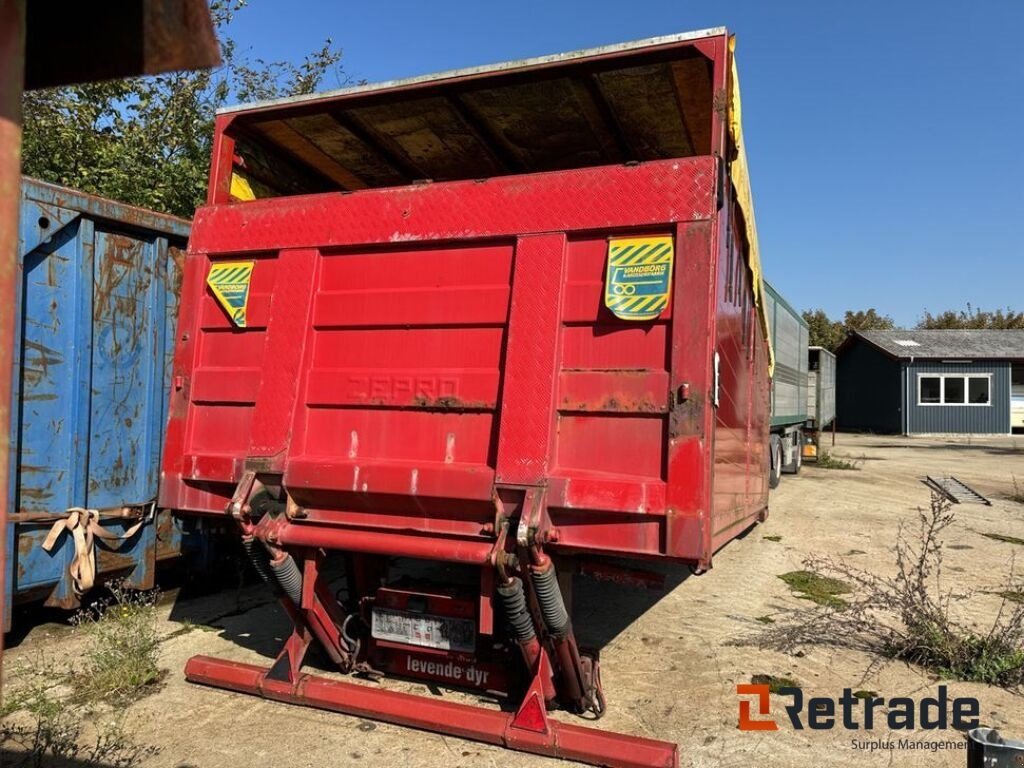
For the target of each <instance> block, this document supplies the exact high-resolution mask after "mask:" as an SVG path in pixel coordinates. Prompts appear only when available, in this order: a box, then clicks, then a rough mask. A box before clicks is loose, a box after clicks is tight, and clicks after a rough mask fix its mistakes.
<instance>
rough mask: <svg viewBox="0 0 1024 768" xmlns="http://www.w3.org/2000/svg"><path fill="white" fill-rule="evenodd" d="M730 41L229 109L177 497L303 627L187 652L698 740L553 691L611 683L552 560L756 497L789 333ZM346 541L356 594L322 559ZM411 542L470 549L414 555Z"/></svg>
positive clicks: (383, 711)
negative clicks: (768, 266)
mask: <svg viewBox="0 0 1024 768" xmlns="http://www.w3.org/2000/svg"><path fill="white" fill-rule="evenodd" d="M731 42H732V41H731V39H730V37H729V36H728V34H727V33H726V32H725V30H722V29H716V30H711V31H707V32H699V33H693V34H683V35H677V36H671V37H664V38H655V39H651V40H646V41H642V42H639V43H630V44H625V45H616V46H610V47H606V48H599V49H594V50H589V51H582V52H576V53H569V54H562V55H557V56H548V57H543V58H539V59H534V60H529V61H522V62H515V63H510V64H502V65H497V66H488V67H480V68H475V69H468V70H462V71H457V72H450V73H444V74H440V75H435V76H430V77H423V78H413V79H410V80H405V81H400V82H390V83H383V84H380V85H370V86H359V87H356V88H350V89H345V90H342V91H337V92H333V93H326V94H320V95H313V96H304V97H297V98H293V99H288V100H284V101H278V102H271V103H266V104H256V105H249V106H246V107H242V108H238V109H233V110H228V111H226V112H224V113H222V114H220V115H219V116H218V119H217V127H216V141H215V150H214V158H213V168H212V171H211V183H210V194H209V200H208V205H207V206H205V207H203V208H201V209H200V210H199V211H198V212H197V214H196V218H195V223H194V224H193V229H192V238H191V243H190V247H189V253H188V257H187V260H186V264H185V276H184V282H183V286H182V301H181V314H180V327H179V333H178V339H177V342H178V343H177V349H176V356H175V362H174V377H173V390H172V393H171V416H170V423H169V426H168V434H167V442H166V450H165V460H164V462H165V463H164V477H163V484H162V489H161V496H160V504H161V506H166V507H171V508H175V509H179V510H183V511H184V512H186V513H198V514H210V515H225V514H227V515H230V516H231V517H233V518H234V519H235V520H236V521H237V525H238V531H239V535H240V536H241V537H242V541H243V544H244V546H245V548H246V550H247V552H248V553H249V554H250V556H251V557H252V560H253V563H254V564H255V566H256V568H257V570H258V571H259V572H260V573H261V575H262V576H264V578H266V580H267V581H268V583H269V584H270V585H271V586H272V587H273V588H274V589H275V590H276V592H277V594H278V595H279V597H280V600H281V604H282V606H283V608H284V610H285V611H287V613H288V614H289V616H290V618H291V620H292V621H293V622H294V633H293V634H292V636H291V638H290V639H289V640H288V641H287V643H286V644H285V646H284V648H283V649H282V651H281V654H280V656H279V657H278V659H277V661H276V662H275V663H274V664H273V665H272V666H271V667H269V668H261V667H256V666H251V665H246V664H238V663H233V662H228V661H220V660H216V659H212V658H207V657H197V658H194V659H192V660H191V661H190V662H189V663H188V666H187V669H186V674H187V676H188V678H189V679H190V680H193V681H196V682H201V683H206V684H210V685H215V686H220V687H224V688H229V689H232V690H236V691H242V692H246V693H252V694H258V695H263V696H266V697H269V698H272V699H278V700H281V701H287V702H292V703H298V704H306V705H310V706H315V707H322V708H326V709H332V710H337V711H341V712H348V713H354V714H358V715H360V716H363V717H369V718H377V719H382V720H388V721H391V722H395V723H401V724H405V725H410V726H414V727H419V728H425V729H429V730H434V731H441V732H444V733H449V734H454V735H457V736H461V737H464V738H470V739H477V740H480V741H485V742H491V743H495V744H504V745H506V746H508V747H510V748H513V749H521V750H527V751H531V752H536V753H540V754H547V755H556V756H561V757H566V758H570V759H577V760H581V761H586V762H592V763H596V764H602V765H623V766H625V765H675V764H676V763H677V759H678V758H677V748H676V745H675V744H670V743H665V742H659V741H652V740H649V739H641V738H635V737H630V736H624V735H619V734H610V733H605V732H602V731H600V730H596V729H593V728H587V727H582V726H580V725H575V724H568V723H565V722H563V721H558V720H555V719H551V718H549V717H548V715H547V711H548V709H550V708H552V707H554V706H560V707H562V708H565V709H569V710H571V711H573V712H576V713H579V714H584V713H590V714H592V715H600V714H601V713H602V712H603V710H604V706H605V699H604V696H603V693H602V690H601V685H600V676H599V666H598V659H597V656H596V654H592V653H587V652H585V651H581V649H580V648H579V647H578V646H577V644H576V640H575V635H574V633H573V627H572V622H571V620H570V615H571V606H570V605H567V601H566V599H565V593H567V592H568V590H565V589H564V585H565V583H566V578H562V579H561V580H560V579H559V578H558V576H562V577H567V576H569V575H570V573H571V570H572V568H574V567H576V568H578V567H579V564H580V563H583V564H584V565H585V566H587V567H588V568H595V569H604V572H605V574H607V573H608V572H609V571H612V572H614V569H615V568H616V566H613V565H609V564H606V563H605V561H604V560H602V558H605V557H606V556H616V557H617V558H619V559H620V560H621V558H623V557H625V558H634V559H664V560H670V561H675V562H678V563H686V564H690V565H691V566H693V567H694V568H696V569H706V568H708V567H709V566H710V565H711V559H712V555H713V553H714V552H715V551H716V550H717V549H718V548H720V547H721V546H722V545H724V544H725V543H726V542H728V541H729V540H730V539H732V538H733V537H734V536H736V535H737V534H739V533H741V532H742V531H743V530H744V529H746V528H748V527H749V526H751V525H752V524H754V522H755V521H757V520H758V519H761V518H763V516H764V515H765V514H766V512H767V499H768V496H767V492H768V489H767V462H768V457H767V450H766V447H767V444H768V391H769V366H770V350H769V347H768V343H767V341H766V337H765V332H764V323H763V319H762V316H761V313H760V312H759V310H758V308H759V306H760V286H761V282H760V268H759V266H758V260H757V250H756V234H755V231H754V226H753V214H752V210H751V203H750V193H749V185H748V182H747V174H746V168H745V160H744V154H743V145H742V136H741V132H740V130H739V121H738V116H739V101H738V90H737V83H736V79H735V69H734V67H733V61H732V50H731ZM339 555H343V556H344V562H345V566H346V567H345V573H346V579H347V597H345V598H342V599H336V597H335V595H334V593H333V592H332V591H331V590H329V589H328V587H327V584H326V581H325V578H324V575H323V570H324V566H325V562H327V561H329V560H330V559H331V558H332V557H335V556H339ZM397 558H415V559H417V560H427V561H439V562H441V563H447V564H449V567H448V568H446V569H443V570H442V573H443V574H451V573H454V572H455V571H460V572H461V573H462V574H463V575H466V574H468V579H455V578H454V577H449V576H443V577H442V578H436V577H435V579H434V580H433V581H430V580H424V579H422V578H416V579H410V578H409V577H408V576H406V577H405V578H403V579H401V580H398V579H396V578H395V573H396V571H395V568H394V563H395V559H397ZM451 564H455V566H457V567H455V568H453V567H451ZM562 564H565V565H564V567H563V566H562ZM556 568H561V571H562V572H561V573H558V572H557V571H556ZM619 575H620V576H623V577H624V578H625V577H626V576H627V574H625V573H620V574H619ZM560 581H561V584H562V586H560ZM683 620H684V619H682V618H681V621H683ZM313 643H316V644H319V645H320V646H321V647H322V649H323V650H324V651H325V652H326V654H327V655H328V656H329V658H330V659H331V660H332V661H333V663H335V664H336V665H337V666H338V668H339V669H340V670H342V671H346V672H354V673H357V674H358V673H362V674H363V675H365V676H371V677H372V676H376V675H378V674H382V673H387V674H393V675H396V676H400V677H411V678H416V679H420V680H428V681H433V682H437V683H442V684H446V685H449V686H452V687H458V688H469V689H474V690H477V691H487V692H490V693H493V694H497V695H498V696H500V697H503V698H504V701H505V702H506V703H505V707H504V711H502V710H501V709H499V708H498V707H480V706H470V705H467V704H460V703H451V702H449V701H446V700H439V699H436V698H430V699H428V698H425V697H419V696H413V695H410V694H408V693H401V692H395V691H393V690H384V689H381V688H379V687H373V686H368V685H365V684H360V683H356V682H344V681H340V680H336V679H328V678H324V677H322V676H320V677H318V676H313V675H309V674H304V673H302V671H301V667H302V664H303V657H304V655H305V652H306V650H307V649H308V647H309V646H310V644H313Z"/></svg>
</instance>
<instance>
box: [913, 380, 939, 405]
mask: <svg viewBox="0 0 1024 768" xmlns="http://www.w3.org/2000/svg"><path fill="white" fill-rule="evenodd" d="M917 402H918V403H920V404H921V405H935V404H936V403H941V402H942V379H941V378H940V377H938V376H922V377H921V396H920V397H919V398H918V399H917Z"/></svg>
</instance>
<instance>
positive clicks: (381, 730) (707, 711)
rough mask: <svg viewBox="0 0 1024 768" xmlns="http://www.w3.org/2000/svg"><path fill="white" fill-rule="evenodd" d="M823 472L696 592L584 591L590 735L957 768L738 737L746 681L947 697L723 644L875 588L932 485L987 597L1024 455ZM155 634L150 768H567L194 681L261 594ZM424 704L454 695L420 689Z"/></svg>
mask: <svg viewBox="0 0 1024 768" xmlns="http://www.w3.org/2000/svg"><path fill="white" fill-rule="evenodd" d="M834 454H835V455H837V456H841V457H848V458H851V459H855V460H857V461H858V463H859V466H860V469H859V470H858V471H839V470H825V469H820V468H817V467H815V466H813V465H805V467H804V470H803V472H802V473H801V475H800V476H799V477H796V478H794V477H790V476H785V477H784V479H783V482H782V485H781V486H780V488H779V489H777V490H776V491H774V492H773V494H772V497H771V514H770V516H769V519H768V521H767V522H766V523H764V524H763V525H760V526H758V527H756V528H754V529H753V530H752V531H750V532H749V533H748V534H747V535H746V536H744V537H743V538H741V539H739V540H737V541H734V542H732V543H731V544H729V545H728V546H727V547H725V548H724V549H723V550H722V551H721V552H720V553H719V554H718V555H717V556H716V558H715V564H714V568H713V569H712V570H711V571H710V572H709V573H707V574H704V575H701V576H690V575H689V573H688V571H686V570H684V569H672V568H669V569H665V571H664V572H665V573H666V575H667V585H666V589H665V590H664V591H659V592H655V591H645V590H638V589H632V588H627V587H618V586H614V585H609V584H604V583H596V582H592V581H589V580H586V579H577V582H576V586H575V590H576V611H575V616H574V621H575V624H576V627H577V631H578V633H579V634H580V635H581V640H582V642H584V643H588V644H592V645H598V646H600V647H602V651H601V654H602V656H601V658H602V676H603V681H604V688H605V692H606V694H607V697H608V707H609V712H608V714H607V716H606V717H605V718H604V719H603V720H602V721H601V722H600V724H599V727H600V728H602V729H607V730H616V731H623V732H626V733H631V734H636V735H643V736H649V737H652V738H658V739H666V740H671V741H675V742H677V743H678V744H679V746H680V764H681V765H683V766H744V767H746V766H750V765H759V766H780V767H781V766H809V765H823V764H827V765H833V766H845V765H850V766H853V765H857V766H889V765H896V766H963V765H964V764H965V762H966V754H965V752H963V751H961V750H941V751H929V750H920V749H906V748H902V749H901V748H899V747H897V748H896V749H888V748H884V747H883V748H880V749H876V750H875V751H868V750H867V749H864V748H860V749H858V748H855V746H854V741H858V742H861V743H864V742H867V741H870V740H881V741H885V740H887V739H893V740H897V739H899V738H901V737H902V738H904V739H907V740H908V741H910V742H914V743H921V742H927V741H933V742H934V741H949V742H954V743H956V742H962V740H963V739H962V737H961V736H960V735H959V734H957V733H956V732H955V731H947V732H944V733H942V732H940V733H938V735H936V732H930V733H929V732H924V731H920V730H917V731H911V732H909V733H907V732H904V733H903V734H899V733H896V734H893V733H890V732H889V731H888V730H887V728H885V727H882V728H876V729H875V730H874V731H872V732H870V733H867V732H865V731H863V730H860V731H847V730H844V729H841V728H835V729H833V730H822V731H812V730H806V729H805V730H802V731H797V730H794V729H793V728H792V727H791V726H790V725H789V724H788V722H786V718H785V716H784V714H783V713H782V711H781V705H782V701H783V700H781V699H779V698H778V697H773V712H774V713H775V716H776V719H777V720H778V722H779V729H778V730H777V731H774V732H767V733H764V732H762V733H752V732H746V731H739V730H738V729H737V711H738V698H737V696H736V685H737V684H738V683H748V682H750V679H751V676H752V675H755V674H769V675H778V676H786V677H789V678H791V679H793V680H795V681H796V682H797V683H798V684H799V685H800V686H802V687H803V689H804V691H805V694H806V695H807V696H831V697H838V696H839V695H840V694H841V692H842V689H843V688H846V687H849V688H853V689H854V690H858V689H869V690H872V691H876V692H877V693H878V694H879V695H881V696H885V697H887V698H891V697H894V696H913V697H921V696H925V695H929V694H931V695H934V693H935V692H936V690H937V688H938V685H939V681H938V680H936V679H935V678H934V677H933V676H931V675H929V674H926V673H924V672H922V671H921V670H919V669H916V668H913V667H910V666H907V665H904V664H889V665H887V666H884V667H882V668H881V669H879V670H871V662H872V659H871V658H869V657H868V656H866V655H863V654H859V653H854V652H849V651H835V650H831V649H828V648H820V647H809V648H806V649H804V650H803V655H786V654H783V653H780V652H774V651H766V650H757V649H755V648H753V647H750V646H743V645H735V644H729V643H728V642H727V641H734V640H737V639H740V638H743V637H747V636H749V635H751V634H752V633H755V632H757V631H758V630H759V629H760V628H762V627H763V625H762V624H760V623H758V622H757V620H756V618H757V617H759V616H765V615H772V614H781V613H785V612H786V611H788V610H792V609H793V608H794V607H805V606H806V605H807V604H806V602H804V601H799V600H797V599H796V598H795V597H793V596H792V595H791V593H790V591H789V589H788V587H787V586H786V585H785V584H784V583H783V582H782V581H780V580H779V579H778V578H777V576H778V575H779V574H782V573H786V572H788V571H793V570H799V569H800V568H801V563H802V561H803V559H804V558H805V557H806V556H807V555H809V554H812V553H813V554H819V555H833V556H836V557H840V556H842V557H846V558H848V559H849V560H850V561H851V562H855V563H856V564H858V565H860V566H863V567H866V568H869V569H873V570H877V571H878V572H880V573H881V572H885V571H888V570H890V569H891V568H892V565H893V545H894V541H895V537H896V532H897V527H898V525H899V524H900V522H901V521H903V522H907V523H910V524H913V522H914V520H915V518H916V510H917V508H918V507H925V506H927V505H928V501H929V492H928V489H927V488H926V487H925V486H924V485H923V484H922V483H921V479H922V478H923V477H924V475H926V474H927V475H948V474H953V475H956V476H957V477H958V478H960V479H961V480H964V481H965V482H967V483H969V484H971V485H972V486H973V487H974V488H975V489H976V490H978V491H979V492H981V493H982V494H985V495H987V496H988V497H989V498H990V499H991V500H992V506H990V507H986V506H982V505H966V504H965V505H959V506H957V507H955V511H956V521H955V523H954V524H953V526H952V527H951V528H950V529H949V531H948V535H947V537H946V545H947V546H946V548H945V560H944V568H945V572H946V577H945V578H946V580H947V585H948V586H951V587H959V586H963V587H970V588H975V589H982V590H989V589H994V588H996V587H998V586H999V584H1000V583H1001V581H1002V580H1003V578H1004V577H1005V574H1006V573H1007V571H1008V568H1009V565H1010V561H1011V558H1012V557H1013V555H1014V553H1015V551H1017V552H1018V553H1019V554H1024V548H1022V547H1020V546H1018V545H1015V544H1013V543H1004V542H1000V541H995V540H992V539H989V538H986V537H984V536H983V535H981V534H983V533H997V534H1003V535H1007V536H1013V537H1018V538H1024V505H1021V504H1018V503H1015V502H1012V501H1009V500H1008V499H1007V498H1006V496H1007V494H1008V493H1009V492H1010V491H1011V488H1012V476H1013V475H1014V474H1016V475H1017V477H1018V478H1019V479H1020V482H1021V483H1022V484H1024V437H1017V438H1009V437H1007V438H1000V437H993V438H983V439H978V438H975V439H973V440H968V439H953V438H904V437H878V436H855V435H840V436H839V440H838V445H837V446H836V448H835V449H834ZM769 536H771V537H773V538H774V537H778V540H777V541H776V540H772V539H769V538H766V537H769ZM949 545H954V546H953V547H950V546H949ZM979 599H980V600H981V601H982V605H981V610H982V612H984V611H987V610H992V611H994V610H995V609H997V608H998V602H999V601H998V599H997V598H991V600H989V598H987V597H982V598H979ZM985 601H988V602H985ZM989 603H991V604H989ZM160 631H161V633H162V635H164V636H165V638H166V640H165V642H164V643H163V644H162V657H161V664H162V666H163V667H165V668H166V669H167V670H168V671H169V673H168V676H167V680H166V682H165V684H164V685H163V687H162V688H161V689H160V690H159V691H158V692H157V693H155V694H153V695H150V696H147V697H146V698H144V699H142V700H140V701H138V702H137V703H135V704H134V705H132V706H131V707H130V708H129V710H128V712H127V713H126V717H127V720H128V723H129V725H130V727H131V728H132V730H133V732H134V735H135V737H136V738H137V739H138V741H140V742H141V743H143V744H150V745H155V746H157V747H159V748H160V752H159V754H158V755H156V756H155V757H152V758H151V759H150V760H149V761H148V762H147V763H146V765H147V766H148V767H151V768H171V767H172V766H174V767H179V766H195V768H215V767H217V766H252V768H263V766H266V767H267V768H271V767H272V768H282V767H285V768H291V767H293V766H294V767H295V768H299V767H301V766H317V768H320V767H321V766H325V765H345V766H348V765H352V766H359V765H362V766H396V765H402V766H407V767H409V768H414V767H417V766H423V767H424V768H426V767H427V766H480V765H493V766H497V765H499V764H500V765H501V766H502V767H503V768H518V767H519V766H533V765H545V766H547V765H550V766H552V768H553V767H554V766H556V765H568V763H559V761H555V760H545V759H543V758H539V757H535V756H529V755H521V754H516V753H511V752H505V751H503V750H500V749H497V748H493V747H489V746H485V745H480V744H476V743H472V742H467V741H462V740H460V739H457V738H452V737H442V736H439V735H436V734H430V733H422V732H417V731H412V730H409V729H405V728H400V727H396V726H392V725H388V724H385V723H373V722H369V721H365V720H360V719H358V718H355V717H348V716H344V715H337V714H331V713H326V712H319V711H315V710H312V709H306V708H300V707H290V706H287V705H284V704H277V703H272V702H268V701H262V700H259V699H255V698H251V697H246V696H243V695H238V694H232V693H227V692H223V691H219V690H213V689H209V688H202V687H199V686H195V685H191V684H189V683H186V682H185V681H184V679H183V677H182V672H181V670H182V668H183V667H184V664H185V661H186V660H187V659H188V658H189V657H190V656H192V655H194V654H198V653H202V654H208V655H213V656H220V657H224V658H229V659H235V660H238V661H247V662H252V663H258V664H266V663H267V659H268V658H269V657H272V655H273V654H274V652H275V651H276V649H277V647H278V645H279V643H280V642H281V640H282V639H283V637H284V633H285V632H286V631H287V624H286V622H285V621H284V620H283V617H282V614H281V612H280V609H279V608H278V607H277V606H276V605H275V604H273V603H272V602H271V601H270V599H269V595H268V594H266V592H265V589H264V588H263V587H262V585H253V586H249V587H245V588H243V589H241V590H234V589H228V590H226V591H224V592H221V593H219V594H217V595H214V596H207V597H201V598H195V599H184V598H181V597H180V596H179V597H178V598H177V599H175V600H169V601H167V602H166V603H165V604H164V605H162V607H161V626H160ZM16 640H18V644H17V645H16V646H15V647H14V648H12V649H10V650H9V651H8V652H7V653H6V654H5V659H4V668H5V671H7V674H8V680H7V685H10V684H11V683H16V681H15V680H12V679H11V676H12V675H13V674H15V673H13V672H11V670H14V669H16V667H17V666H18V661H19V660H24V659H26V658H28V657H29V656H30V655H31V654H32V653H33V652H34V651H35V650H38V649H46V650H48V651H53V652H57V653H70V652H71V650H70V649H73V648H74V644H75V642H76V638H75V637H74V635H73V633H71V632H70V631H69V630H68V629H67V627H65V626H62V625H59V624H53V623H42V624H38V625H36V626H34V627H32V629H31V630H30V631H29V632H28V633H27V635H24V636H23V637H20V638H16ZM869 671H870V674H868V673H869ZM948 686H949V692H950V696H951V697H953V696H973V697H976V698H978V699H979V700H980V703H981V716H982V722H983V724H987V725H994V726H997V727H999V728H1001V729H1003V730H1005V732H1007V733H1008V734H1009V735H1015V736H1017V737H1021V736H1024V700H1022V699H1021V698H1020V697H1019V696H1016V695H1013V694H1010V693H1008V692H1006V691H1003V690H1000V689H996V688H991V687H988V686H984V685H979V684H963V683H955V682H953V683H948ZM418 692H421V693H423V694H424V695H428V696H449V697H453V698H457V697H458V696H459V695H458V694H454V693H451V692H446V691H438V690H428V689H427V688H426V687H422V688H419V689H418ZM560 717H561V716H560ZM564 719H567V720H573V718H571V717H565V718H564Z"/></svg>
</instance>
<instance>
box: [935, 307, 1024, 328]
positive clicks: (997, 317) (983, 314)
mask: <svg viewBox="0 0 1024 768" xmlns="http://www.w3.org/2000/svg"><path fill="white" fill-rule="evenodd" d="M917 327H918V328H921V329H934V328H942V329H945V328H954V329H972V328H973V329H996V330H1009V329H1016V330H1024V312H1014V311H1013V310H1012V309H1010V308H1009V307H1007V308H1006V309H1005V310H1002V309H997V310H995V311H994V312H989V311H986V310H983V309H975V308H973V307H971V305H970V304H968V305H967V309H966V310H963V309H961V310H952V309H947V310H946V311H945V312H940V313H939V314H937V315H933V314H932V313H931V312H928V311H926V312H925V313H924V317H922V318H921V319H920V320H919V321H918V323H917Z"/></svg>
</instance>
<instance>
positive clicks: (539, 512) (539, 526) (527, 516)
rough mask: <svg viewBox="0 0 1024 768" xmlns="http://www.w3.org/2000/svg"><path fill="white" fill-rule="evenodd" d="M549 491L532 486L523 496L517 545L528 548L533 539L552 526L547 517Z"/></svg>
mask: <svg viewBox="0 0 1024 768" xmlns="http://www.w3.org/2000/svg"><path fill="white" fill-rule="evenodd" d="M546 493H547V489H546V488H542V487H539V486H531V487H529V488H527V489H526V493H525V495H524V496H523V509H522V511H521V512H520V514H519V526H518V527H517V528H516V543H517V544H518V545H519V546H520V547H523V548H528V547H529V546H530V545H531V544H532V543H533V540H532V539H533V538H534V537H535V536H536V535H537V534H538V533H540V532H542V531H543V530H544V529H545V528H546V527H548V526H549V525H550V523H549V522H548V516H547V501H546V498H545V497H546Z"/></svg>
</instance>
